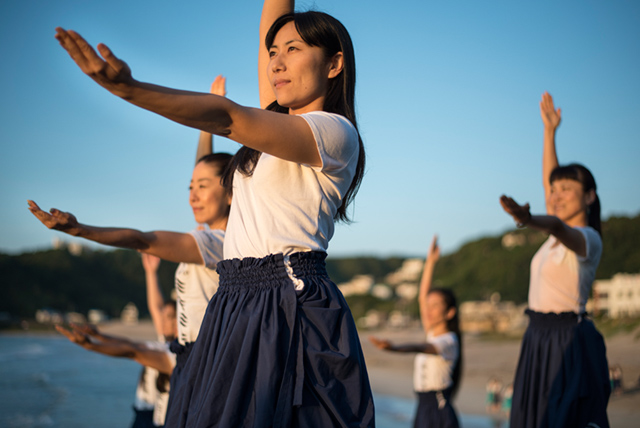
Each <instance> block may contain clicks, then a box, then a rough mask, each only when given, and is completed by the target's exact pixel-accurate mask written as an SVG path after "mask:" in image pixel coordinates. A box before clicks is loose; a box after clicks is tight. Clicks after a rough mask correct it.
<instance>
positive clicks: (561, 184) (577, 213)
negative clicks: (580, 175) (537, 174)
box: [548, 178, 590, 226]
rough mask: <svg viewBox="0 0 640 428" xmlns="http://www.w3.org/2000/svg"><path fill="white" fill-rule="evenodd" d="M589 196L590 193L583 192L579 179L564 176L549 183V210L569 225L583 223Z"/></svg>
mask: <svg viewBox="0 0 640 428" xmlns="http://www.w3.org/2000/svg"><path fill="white" fill-rule="evenodd" d="M589 196H590V193H585V191H584V190H583V187H582V183H580V182H579V181H576V180H570V179H566V178H562V179H558V180H555V181H554V182H553V183H551V193H550V194H549V201H548V205H549V207H550V212H551V214H553V215H555V216H556V217H558V218H559V219H560V220H562V221H564V222H565V223H567V224H569V225H571V226H576V225H578V226H579V225H584V224H586V215H587V208H588V206H589V204H588V203H589ZM583 223H584V224H583Z"/></svg>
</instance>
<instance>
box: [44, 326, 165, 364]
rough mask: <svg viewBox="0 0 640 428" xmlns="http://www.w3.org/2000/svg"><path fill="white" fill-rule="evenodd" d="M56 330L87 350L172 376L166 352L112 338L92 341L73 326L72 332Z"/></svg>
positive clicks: (62, 328)
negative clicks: (128, 360) (104, 340)
mask: <svg viewBox="0 0 640 428" xmlns="http://www.w3.org/2000/svg"><path fill="white" fill-rule="evenodd" d="M56 330H58V331H59V332H60V333H62V334H63V335H64V336H66V338H67V339H69V340H70V341H71V342H73V343H75V344H77V345H79V346H81V347H83V348H84V349H87V350H89V351H93V352H97V353H100V354H103V355H108V356H111V357H121V358H129V359H131V360H134V361H136V362H138V363H140V364H142V365H143V366H147V367H153V368H155V369H157V370H158V371H159V372H161V373H166V374H169V375H170V374H171V372H172V371H173V363H172V361H171V359H170V358H169V356H168V354H167V352H166V351H161V350H157V349H151V348H149V347H148V346H147V345H146V344H144V343H140V342H132V341H130V340H126V339H120V340H117V339H115V338H112V340H110V341H108V342H101V341H96V340H92V339H91V337H90V336H89V335H88V334H86V333H84V332H83V331H82V330H81V329H80V328H77V327H76V326H74V325H72V326H71V329H70V330H67V329H66V328H64V327H62V326H60V325H57V326H56Z"/></svg>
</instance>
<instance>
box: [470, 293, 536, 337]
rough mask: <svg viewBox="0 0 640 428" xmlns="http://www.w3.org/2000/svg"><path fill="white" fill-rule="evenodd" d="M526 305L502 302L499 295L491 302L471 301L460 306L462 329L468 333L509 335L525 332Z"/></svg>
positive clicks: (494, 296)
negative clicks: (509, 333)
mask: <svg viewBox="0 0 640 428" xmlns="http://www.w3.org/2000/svg"><path fill="white" fill-rule="evenodd" d="M525 307H526V304H524V305H516V304H515V303H514V302H500V297H499V294H498V293H494V295H492V296H491V300H489V301H469V302H463V303H461V304H460V307H459V310H460V324H461V325H460V328H461V329H462V331H464V332H466V333H488V332H496V333H508V332H517V331H523V330H524V329H525V328H526V326H527V318H526V316H525V314H524V308H525Z"/></svg>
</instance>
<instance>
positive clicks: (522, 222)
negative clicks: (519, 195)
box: [516, 211, 531, 229]
mask: <svg viewBox="0 0 640 428" xmlns="http://www.w3.org/2000/svg"><path fill="white" fill-rule="evenodd" d="M529 223H531V212H530V211H527V215H526V217H525V218H524V219H520V220H518V222H517V223H516V227H517V228H518V229H522V228H523V227H526V226H527V225H528V224H529Z"/></svg>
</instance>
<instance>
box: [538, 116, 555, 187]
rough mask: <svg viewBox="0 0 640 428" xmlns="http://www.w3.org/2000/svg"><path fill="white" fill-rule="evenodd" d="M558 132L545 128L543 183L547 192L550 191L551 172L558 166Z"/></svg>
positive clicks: (552, 128)
mask: <svg viewBox="0 0 640 428" xmlns="http://www.w3.org/2000/svg"><path fill="white" fill-rule="evenodd" d="M556 130H557V128H555V127H552V126H545V127H544V139H543V149H542V181H543V183H542V184H543V186H544V188H545V190H548V188H549V186H550V184H549V177H550V176H551V172H552V171H553V170H554V169H555V168H556V167H557V166H558V156H557V153H556Z"/></svg>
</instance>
